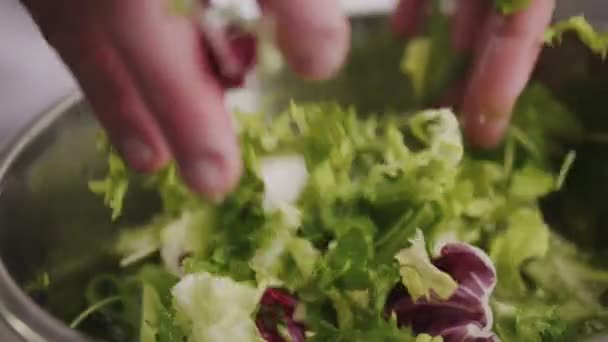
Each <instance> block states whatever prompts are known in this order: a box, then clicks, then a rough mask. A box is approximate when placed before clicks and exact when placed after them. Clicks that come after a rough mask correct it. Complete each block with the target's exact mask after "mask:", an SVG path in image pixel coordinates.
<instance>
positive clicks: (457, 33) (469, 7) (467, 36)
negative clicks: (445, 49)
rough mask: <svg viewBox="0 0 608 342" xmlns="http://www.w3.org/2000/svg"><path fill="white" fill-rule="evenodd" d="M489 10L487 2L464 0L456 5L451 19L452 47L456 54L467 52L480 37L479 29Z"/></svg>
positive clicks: (483, 0)
mask: <svg viewBox="0 0 608 342" xmlns="http://www.w3.org/2000/svg"><path fill="white" fill-rule="evenodd" d="M490 10H491V3H490V2H489V1H487V0H464V1H460V2H459V3H458V7H457V8H456V13H455V14H454V17H453V18H452V32H451V33H452V46H453V47H454V49H455V50H456V51H458V52H464V53H466V52H469V51H471V50H472V49H473V46H474V45H475V43H476V42H477V41H478V40H479V37H480V30H479V28H480V27H483V26H484V25H483V24H484V20H485V19H486V18H487V17H488V15H489V13H490Z"/></svg>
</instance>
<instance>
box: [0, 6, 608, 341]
mask: <svg viewBox="0 0 608 342" xmlns="http://www.w3.org/2000/svg"><path fill="white" fill-rule="evenodd" d="M353 24H354V34H353V36H354V41H353V47H354V59H353V62H351V64H350V65H349V67H347V69H346V73H343V74H342V75H341V76H340V77H338V79H337V80H334V81H331V82H328V83H326V84H324V85H323V86H319V85H317V84H310V83H306V82H304V81H299V80H297V78H295V77H294V76H293V75H291V74H290V73H289V72H285V71H279V72H278V74H273V75H274V76H272V75H267V76H265V77H264V78H263V80H264V81H263V82H257V83H256V82H254V83H256V85H254V86H253V87H252V88H250V89H248V90H246V91H240V92H236V93H233V94H231V98H232V101H233V105H235V106H237V107H238V106H243V105H244V103H248V104H249V105H253V106H255V104H256V103H259V100H260V94H279V93H278V92H276V91H275V90H276V89H282V91H286V90H287V91H288V93H289V94H290V95H293V96H294V97H295V98H296V99H302V100H306V99H318V98H323V97H325V98H337V99H339V100H341V101H342V102H345V103H357V104H359V105H360V106H362V107H365V108H366V109H369V110H374V109H382V107H385V106H392V107H394V108H399V107H400V106H403V105H404V104H406V103H407V101H408V97H407V95H405V94H407V89H409V88H408V87H409V85H408V84H407V82H404V81H402V80H401V77H400V76H399V74H398V72H397V71H396V66H397V65H398V62H399V58H400V57H401V53H402V45H401V44H398V43H396V42H394V41H393V39H392V38H391V36H390V34H389V33H388V30H387V26H386V25H385V22H384V19H382V18H379V17H376V16H360V17H357V18H356V19H353ZM582 51H583V50H582V49H581V48H580V46H579V45H577V44H576V43H574V44H567V45H565V46H564V47H563V48H561V49H558V50H556V51H551V52H547V53H546V54H545V56H544V57H543V61H542V63H541V64H540V66H539V68H538V73H537V76H538V77H539V78H540V79H543V80H545V82H547V83H548V84H550V85H551V86H552V87H553V88H555V89H557V90H559V89H561V88H563V87H564V85H567V84H571V83H572V82H579V81H582V80H586V79H589V78H590V77H591V76H593V75H596V74H600V73H603V74H604V75H605V76H604V77H606V76H608V73H607V72H606V70H605V68H604V69H601V68H603V67H602V66H601V64H599V63H597V62H596V60H595V59H594V58H592V57H589V56H586V55H585V54H584V53H582ZM564 60H567V61H568V65H569V66H570V68H563V65H564V63H563V61H564ZM556 61H557V63H556ZM391 65H394V66H395V68H394V69H393V68H390V67H389V68H387V66H391ZM353 69H356V70H357V72H358V73H361V74H364V75H365V76H366V80H368V81H366V82H365V84H357V82H354V79H353V76H352V74H351V73H349V72H351V71H352V70H353ZM601 70H604V71H601ZM277 75H278V76H277ZM606 79H607V80H608V77H607V78H606ZM386 80H392V82H393V83H391V84H392V85H393V86H394V89H385V88H383V87H382V86H383V84H384V83H385V82H386ZM277 85H278V86H277ZM370 93H371V94H373V95H374V96H370ZM364 99H365V101H363V100H364ZM284 100H285V98H281V97H280V96H279V97H275V98H273V101H275V102H274V103H275V105H276V106H277V107H280V106H281V104H282V103H284V102H282V101H284ZM607 102H608V99H607ZM98 130H99V127H98V125H97V123H96V121H95V120H94V119H93V117H92V116H91V114H90V110H89V108H88V107H87V105H86V103H85V102H83V100H82V98H81V96H80V95H79V94H74V95H71V96H68V97H67V98H66V99H65V100H63V101H62V102H61V103H59V104H58V105H56V106H55V107H54V108H53V109H51V110H49V111H48V112H47V113H45V114H44V115H42V116H41V117H40V119H39V120H38V121H36V122H34V123H33V124H32V125H30V126H29V127H28V128H27V129H25V130H24V131H23V132H22V133H21V134H20V135H19V137H18V138H17V139H16V140H15V141H14V142H13V143H12V144H11V145H10V147H9V148H8V149H7V150H6V151H5V152H4V154H2V155H0V157H1V158H0V160H1V162H0V186H1V190H2V191H1V193H0V222H1V224H0V260H1V262H0V340H1V341H21V340H26V341H62V342H64V341H84V340H86V338H85V337H84V336H82V335H81V334H79V333H77V332H76V331H73V330H71V329H69V328H68V327H67V326H66V325H64V324H63V323H61V320H60V319H58V318H55V317H59V318H63V319H71V318H73V317H74V316H75V315H76V314H77V311H78V309H79V308H78V307H70V305H72V304H78V301H77V300H72V299H73V298H74V296H76V297H78V296H79V295H80V294H81V293H82V291H83V287H84V284H85V282H86V280H87V278H88V277H89V276H90V275H91V274H92V273H93V272H95V271H96V270H98V269H103V268H108V267H112V265H110V264H109V262H108V259H107V258H106V255H107V253H106V252H107V249H106V247H107V245H108V242H109V241H111V240H112V238H113V237H114V236H115V233H116V231H117V227H118V226H119V224H112V223H111V222H110V219H109V214H108V211H107V209H106V208H104V206H103V204H102V203H101V201H100V200H99V199H98V198H96V197H95V196H93V195H92V194H91V193H90V192H89V191H88V188H87V181H88V180H89V179H91V178H93V177H94V176H95V175H98V174H100V172H102V171H103V162H104V161H103V158H102V157H101V156H100V155H99V154H97V153H96V147H95V145H96V132H97V131H98ZM127 212H128V213H130V214H128V215H127V218H126V219H125V220H127V221H129V222H138V221H141V220H142V219H143V218H145V217H146V216H147V215H148V213H149V212H148V211H147V210H143V209H142V208H136V207H133V208H131V207H129V208H127ZM123 223H124V222H123ZM42 271H47V272H49V274H50V278H51V282H52V288H53V296H49V298H32V297H30V296H28V295H26V294H25V292H24V290H23V289H24V287H25V286H26V285H27V284H28V283H30V282H31V281H32V280H34V278H35V277H36V275H37V274H39V272H42ZM40 302H43V303H45V304H46V307H47V308H48V309H42V308H41V306H39V305H38V304H37V303H40Z"/></svg>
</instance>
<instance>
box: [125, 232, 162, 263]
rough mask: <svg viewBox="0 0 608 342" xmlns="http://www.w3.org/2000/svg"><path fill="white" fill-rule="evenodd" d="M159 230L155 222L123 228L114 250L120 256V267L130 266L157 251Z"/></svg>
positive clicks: (159, 244) (159, 242)
mask: <svg viewBox="0 0 608 342" xmlns="http://www.w3.org/2000/svg"><path fill="white" fill-rule="evenodd" d="M160 231H161V230H160V227H159V226H158V225H156V224H151V225H149V226H146V227H139V228H135V229H127V230H124V231H123V232H122V234H120V235H119V237H118V240H117V242H116V245H115V251H116V253H117V254H118V255H119V256H120V257H121V260H120V267H128V266H131V265H133V264H135V263H137V262H139V261H141V260H143V259H145V258H147V257H149V256H151V255H152V254H154V253H156V252H158V251H159V249H160V246H161V238H160Z"/></svg>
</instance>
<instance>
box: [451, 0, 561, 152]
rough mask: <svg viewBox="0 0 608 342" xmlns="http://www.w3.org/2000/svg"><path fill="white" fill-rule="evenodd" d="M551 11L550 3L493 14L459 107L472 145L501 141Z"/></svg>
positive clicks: (538, 0)
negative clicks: (509, 12) (487, 33)
mask: <svg viewBox="0 0 608 342" xmlns="http://www.w3.org/2000/svg"><path fill="white" fill-rule="evenodd" d="M554 7H555V1H554V0H535V1H533V2H532V4H531V5H530V7H529V8H528V9H526V10H524V11H522V12H519V13H516V14H514V15H511V16H509V17H502V16H500V15H498V14H497V13H492V14H491V18H490V19H489V20H488V25H490V26H489V32H490V34H489V35H488V38H487V40H486V41H483V42H481V44H482V47H481V49H480V52H479V55H478V56H477V58H476V60H475V64H474V66H473V70H472V74H471V78H470V83H469V85H468V87H467V90H466V93H465V98H464V103H463V112H464V115H465V116H464V126H465V132H466V133H467V135H468V136H469V139H470V141H471V142H472V143H473V144H475V145H478V146H479V147H484V148H490V147H493V146H495V145H496V144H497V143H498V142H499V141H500V140H501V139H502V136H503V134H504V132H505V130H506V128H507V126H508V123H509V120H510V116H511V112H512V110H513V107H514V105H515V102H516V100H517V98H518V96H519V95H520V93H521V92H522V90H523V89H524V87H525V85H526V83H527V82H528V80H529V78H530V75H531V73H532V70H533V68H534V65H535V63H536V60H537V59H538V55H539V53H540V50H541V47H542V44H543V43H542V41H543V34H544V31H545V29H546V27H547V26H548V25H549V23H550V20H551V15H552V13H553V9H554Z"/></svg>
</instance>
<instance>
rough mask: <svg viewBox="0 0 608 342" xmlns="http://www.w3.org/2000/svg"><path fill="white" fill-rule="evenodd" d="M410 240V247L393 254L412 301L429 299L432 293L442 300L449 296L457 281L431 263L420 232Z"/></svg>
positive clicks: (456, 286)
mask: <svg viewBox="0 0 608 342" xmlns="http://www.w3.org/2000/svg"><path fill="white" fill-rule="evenodd" d="M411 241H412V246H411V247H409V248H406V249H403V250H401V251H400V252H399V253H398V254H397V255H396V256H395V258H396V259H397V261H398V262H399V267H400V273H401V280H402V282H403V285H405V287H406V289H407V290H408V292H409V293H410V295H411V296H412V298H413V299H414V301H416V300H418V299H420V298H425V299H429V298H430V297H431V295H432V294H435V295H437V296H438V297H439V298H440V299H442V300H446V299H448V298H450V297H451V296H452V295H453V294H454V292H455V291H456V289H457V288H458V283H456V281H455V280H454V279H452V278H451V277H450V275H449V274H447V273H445V272H442V271H441V270H439V269H438V268H437V267H435V265H433V264H432V263H431V259H430V257H429V255H428V252H427V250H426V244H425V242H424V236H423V235H422V232H420V231H418V233H417V234H416V237H415V238H414V239H413V240H411Z"/></svg>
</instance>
